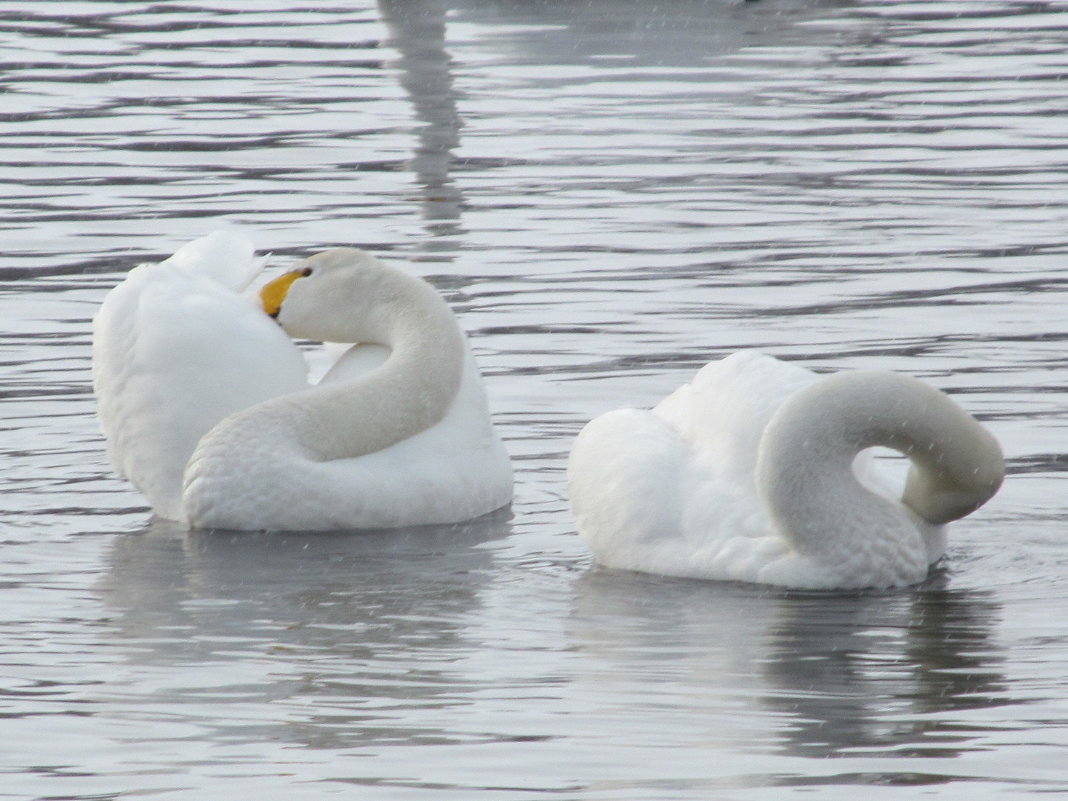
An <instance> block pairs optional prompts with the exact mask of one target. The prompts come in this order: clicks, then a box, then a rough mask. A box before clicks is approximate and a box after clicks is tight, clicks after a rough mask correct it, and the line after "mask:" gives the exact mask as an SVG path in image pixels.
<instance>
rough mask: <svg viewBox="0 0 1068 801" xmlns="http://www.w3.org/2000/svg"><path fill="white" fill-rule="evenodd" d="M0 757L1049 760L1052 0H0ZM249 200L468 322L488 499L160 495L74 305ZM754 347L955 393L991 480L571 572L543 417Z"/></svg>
mask: <svg viewBox="0 0 1068 801" xmlns="http://www.w3.org/2000/svg"><path fill="white" fill-rule="evenodd" d="M0 100H2V102H0V187H2V191H0V252H2V259H0V315H2V317H0V319H2V320H3V326H2V337H3V339H2V343H0V351H2V358H0V393H2V398H3V404H2V406H0V409H2V411H0V425H2V427H3V434H2V437H0V450H2V453H3V458H2V460H0V520H2V522H3V527H2V534H0V542H2V552H0V553H2V559H0V599H2V605H3V609H4V610H5V614H4V615H3V617H2V619H0V675H2V679H0V682H2V684H0V699H2V706H0V709H2V712H0V738H2V742H3V749H2V751H0V788H2V789H0V797H3V798H70V799H110V798H119V797H122V798H142V797H153V798H167V799H172V798H173V799H198V800H199V799H203V798H207V797H223V796H225V797H227V798H263V797H285V798H287V799H305V798H307V799H320V798H323V797H326V796H328V795H331V794H338V793H348V794H350V795H352V796H353V797H359V798H374V799H379V798H382V799H386V798H389V799H401V798H403V799H427V798H433V799H453V798H455V799H465V800H467V799H481V798H485V799H494V800H496V799H501V800H502V801H514V800H519V799H523V800H526V799H535V798H563V799H613V801H617V800H619V799H628V800H631V801H659V800H660V799H691V800H693V801H697V800H698V799H700V800H702V801H703V800H704V799H708V798H717V799H755V798H760V799H770V798H775V799H778V798H786V797H793V796H804V797H819V798H821V799H822V798H830V799H837V798H841V799H855V798H857V797H858V795H859V794H864V795H865V797H870V798H873V799H875V798H880V799H881V798H893V799H912V798H916V797H938V798H968V799H973V798H977V797H991V798H994V797H997V798H1004V797H1021V796H1025V795H1031V794H1046V793H1050V792H1055V791H1058V790H1060V791H1066V790H1068V767H1065V765H1066V759H1065V753H1066V750H1068V700H1066V699H1068V669H1066V667H1065V665H1066V664H1068V623H1066V620H1068V614H1066V612H1068V579H1066V576H1068V551H1066V536H1068V534H1066V532H1065V523H1064V521H1065V519H1066V516H1068V515H1066V512H1068V493H1066V492H1065V490H1064V483H1063V481H1064V479H1063V469H1064V466H1065V463H1066V462H1065V456H1064V450H1065V448H1064V444H1063V443H1064V441H1065V428H1066V424H1068V420H1066V409H1068V397H1066V396H1068V367H1066V359H1065V340H1066V337H1068V322H1066V317H1065V313H1064V309H1065V308H1068V290H1066V273H1065V267H1066V266H1068V255H1066V253H1068V192H1066V190H1065V186H1066V183H1068V148H1066V145H1068V4H1065V3H1063V2H999V1H997V0H983V2H967V1H966V0H954V1H953V2H948V1H947V2H925V1H922V0H914V1H913V2H882V1H880V2H876V1H875V0H871V1H870V2H868V1H865V0H860V1H859V2H847V1H846V0H824V1H823V2H820V0H760V2H750V3H731V2H725V1H724V2H714V1H713V0H708V1H707V2H699V1H698V0H665V1H662V2H658V3H655V4H651V3H643V2H637V0H614V1H613V2H609V0H582V1H581V2H580V1H579V0H572V2H564V1H563V0H540V1H539V0H530V1H528V2H521V1H520V0H480V1H479V2H474V0H455V2H446V0H410V1H409V2H403V1H402V0H388V1H386V0H383V2H381V3H379V4H378V5H377V6H374V5H372V4H371V3H369V2H353V3H340V2H335V3H318V4H301V3H296V2H292V1H291V0H289V1H286V0H274V1H273V2H255V3H252V2H241V1H240V0H214V2H209V1H208V0H190V2H183V3H173V4H166V3H156V4H134V3H124V2H96V1H94V0H86V2H49V3H43V2H41V3H23V2H9V1H7V0H0ZM218 220H228V221H235V222H239V223H242V224H244V225H246V226H247V227H248V229H249V230H250V231H251V232H252V233H253V235H254V236H255V237H256V238H257V240H258V242H259V244H260V246H261V247H262V249H264V250H265V251H271V252H272V253H273V254H274V256H273V257H272V261H273V263H274V264H276V265H278V266H281V265H283V264H285V263H286V262H287V261H288V260H290V259H291V258H292V257H294V256H297V255H303V254H306V253H308V252H311V251H313V250H315V249H318V248H321V247H324V246H328V245H334V244H355V245H358V246H362V247H366V248H369V249H371V250H373V251H375V252H376V253H379V254H383V255H386V256H392V257H393V258H394V259H395V260H398V261H405V262H409V263H411V264H412V266H413V269H414V270H415V271H416V272H418V273H419V274H422V275H424V276H426V277H428V278H429V279H430V280H431V281H432V282H433V283H434V284H435V285H437V286H438V287H439V288H440V289H441V290H442V291H443V292H444V293H445V294H446V295H447V297H448V298H449V300H450V302H451V303H452V305H453V307H454V308H455V309H456V310H457V311H458V313H459V314H460V316H461V318H462V322H463V324H464V326H465V327H466V328H467V329H468V330H469V331H470V332H471V335H472V339H473V342H474V345H475V347H476V349H477V352H478V355H479V359H480V363H481V365H482V367H483V369H484V371H485V373H486V376H487V382H488V385H489V391H490V394H491V403H492V406H493V409H494V412H495V417H496V420H497V421H498V423H499V425H500V427H501V430H502V431H503V433H504V434H505V435H506V437H507V440H508V446H509V449H510V451H511V453H512V454H513V456H514V459H515V464H516V469H517V480H518V484H517V497H516V503H515V506H514V509H513V512H514V514H513V516H512V517H511V518H510V519H509V518H499V519H490V520H488V521H484V522H482V523H479V524H478V525H471V526H468V527H463V528H459V529H449V530H440V531H415V532H396V533H392V534H389V535H369V536H334V537H330V536H293V535H288V536H283V537H278V536H272V537H265V536H256V535H248V536H236V537H235V536H225V537H224V536H218V535H216V536H212V535H209V534H200V533H194V534H186V533H184V532H181V531H178V530H175V529H174V528H172V527H169V526H167V525H164V524H159V523H155V524H153V523H150V521H149V516H148V514H147V511H146V509H145V508H144V505H143V502H142V500H141V499H140V497H139V496H138V495H137V494H136V493H134V492H132V491H131V489H130V488H129V487H128V486H127V485H126V484H124V483H122V482H120V481H119V480H118V479H116V478H115V477H114V476H113V474H112V472H111V469H110V468H109V466H108V464H107V461H106V458H105V454H104V449H103V444H102V442H101V438H100V435H99V433H98V430H97V427H96V423H95V420H94V418H93V400H92V395H91V391H90V377H89V320H90V317H91V316H92V314H93V311H94V309H95V307H96V305H97V304H98V303H99V302H100V300H101V299H102V297H103V295H104V294H105V293H106V291H107V290H108V289H109V288H110V287H111V286H113V285H114V284H115V283H117V282H118V281H119V280H120V279H121V276H122V274H123V273H124V272H125V271H126V270H128V269H129V268H130V267H132V266H133V265H135V264H136V263H138V262H140V261H142V260H145V259H154V258H158V257H161V256H163V255H165V254H167V253H169V252H170V251H172V250H173V249H174V248H175V247H176V246H177V245H178V244H180V243H182V242H184V241H186V240H188V239H191V238H193V237H195V236H198V235H201V234H203V233H204V232H206V231H207V230H210V229H211V228H212V227H213V225H215V224H216V222H217V221H218ZM747 346H756V347H760V348H763V349H766V350H768V351H770V352H772V353H775V354H777V355H780V356H784V357H787V358H790V359H794V360H797V361H799V362H800V363H803V364H805V365H807V366H810V367H814V368H817V369H825V368H826V369H836V368H843V367H846V368H848V367H857V366H861V365H864V366H875V367H881V368H890V369H899V370H903V371H907V372H911V373H913V374H916V375H920V376H922V377H925V378H927V379H929V380H931V381H932V382H934V383H935V384H937V385H938V386H940V387H943V388H945V389H947V390H948V391H950V392H951V393H953V394H954V395H955V396H957V397H958V399H959V400H960V401H961V402H962V403H964V404H965V405H966V406H967V407H968V408H969V409H970V410H972V411H973V412H975V413H976V414H977V415H979V416H980V417H981V418H982V419H983V420H985V421H986V422H987V423H988V424H989V426H990V427H991V428H992V429H993V430H994V431H995V432H996V433H997V435H998V436H999V438H1000V439H1001V441H1002V443H1003V445H1004V447H1005V450H1006V453H1007V456H1008V458H1009V464H1010V470H1011V476H1010V478H1009V480H1008V482H1007V483H1006V486H1005V488H1004V489H1003V491H1002V492H1001V494H1000V495H999V496H998V497H997V498H996V499H995V500H994V501H993V502H992V503H991V504H990V505H989V506H988V507H986V508H984V509H982V510H980V512H978V513H977V514H976V515H974V516H973V517H971V518H969V519H968V520H967V521H964V522H962V523H961V524H958V525H957V526H956V527H955V529H954V530H953V532H951V550H950V558H949V561H948V567H947V570H946V571H945V572H944V573H943V574H941V575H939V576H937V577H936V578H934V579H933V580H932V581H931V582H930V583H929V584H928V585H926V586H924V587H923V588H920V589H911V590H906V591H900V592H894V593H888V594H874V595H860V596H846V597H826V596H820V595H813V596H807V595H784V594H782V593H778V592H774V591H769V590H760V589H754V588H749V587H736V586H725V585H715V584H706V583H701V582H686V581H670V580H657V579H653V578H649V577H642V576H634V575H627V574H615V573H612V572H609V571H602V570H596V569H591V564H590V559H589V557H588V555H587V553H586V551H585V549H584V548H583V546H582V544H581V542H580V541H579V540H578V538H577V537H576V536H575V535H574V533H573V528H572V524H571V521H570V518H569V516H568V513H567V509H566V498H565V493H564V480H563V468H564V458H565V455H566V452H567V450H568V448H569V445H570V440H571V438H572V437H573V436H574V434H575V433H576V432H577V430H578V429H579V427H580V426H581V424H582V423H583V422H584V421H585V420H587V419H589V418H590V417H591V416H593V415H594V414H597V413H599V412H601V411H604V410H606V409H608V408H611V407H614V406H617V405H622V404H625V403H629V404H635V405H643V404H644V405H648V404H652V403H653V402H655V401H656V400H657V399H658V398H659V397H661V396H663V395H664V394H666V393H667V392H668V391H670V389H672V388H673V387H675V386H676V385H678V384H679V383H682V382H683V381H684V380H686V378H687V377H688V376H689V375H690V374H691V373H692V372H693V370H694V369H695V368H696V367H697V366H698V365H700V364H702V363H704V362H705V361H707V360H709V359H711V358H715V357H718V356H720V355H722V354H724V353H726V352H728V351H731V350H734V349H737V348H739V347H747Z"/></svg>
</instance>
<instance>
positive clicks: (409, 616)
mask: <svg viewBox="0 0 1068 801" xmlns="http://www.w3.org/2000/svg"><path fill="white" fill-rule="evenodd" d="M510 530H511V523H510V513H509V512H501V513H498V514H494V515H490V516H487V517H483V518H480V519H479V520H477V521H474V522H471V523H464V524H459V525H452V526H442V527H429V526H427V527H419V528H413V529H396V530H391V531H380V532H373V531H367V532H348V533H309V534H283V533H247V532H244V533H236V532H231V533H228V532H188V531H185V530H183V529H182V528H181V527H179V526H177V525H174V524H171V523H167V522H164V521H158V520H157V521H153V522H152V524H150V525H149V526H148V527H147V529H145V530H144V531H141V532H137V533H134V534H129V535H126V536H122V537H120V538H118V539H117V540H116V542H115V544H114V547H113V548H112V550H111V554H110V569H109V573H108V575H107V577H106V578H105V579H104V580H103V581H102V582H101V583H100V584H99V585H98V587H97V592H98V593H99V594H100V595H101V596H102V598H103V601H104V603H105V605H106V606H107V608H108V609H109V610H110V611H111V625H112V627H113V629H114V632H115V635H114V636H115V643H114V644H115V645H116V646H117V647H120V648H122V649H123V651H124V652H125V654H126V660H127V662H129V663H130V664H131V665H135V666H140V667H141V668H143V669H147V670H149V671H150V672H151V671H156V670H159V669H162V670H163V671H164V672H165V673H166V674H168V675H173V677H174V679H173V681H172V682H171V684H170V686H169V688H168V689H161V690H159V691H157V693H156V694H155V696H154V698H153V699H152V702H153V703H155V704H159V705H160V707H161V709H163V710H164V711H165V712H166V714H167V715H168V716H181V715H183V714H185V715H188V716H189V717H190V719H191V721H192V722H193V723H195V724H196V725H199V726H201V727H202V728H203V729H204V730H205V737H207V738H208V739H227V740H237V741H255V740H256V739H257V738H262V737H270V738H273V739H276V740H282V741H291V742H295V743H298V744H303V745H307V746H311V747H323V748H337V747H347V746H353V745H364V744H368V743H374V742H383V741H396V740H404V741H405V742H409V743H411V742H414V743H420V742H440V741H443V740H446V739H448V735H447V733H446V732H444V731H443V730H441V729H440V728H439V727H437V726H435V724H434V723H433V721H432V719H430V718H429V717H426V718H425V719H423V718H424V717H425V716H421V715H420V714H419V712H418V710H421V709H424V708H427V707H437V706H440V705H447V704H448V703H450V701H449V699H450V698H452V697H453V696H454V695H456V694H457V693H458V692H460V691H461V689H462V688H460V687H459V686H458V682H459V681H462V679H460V678H458V677H457V676H456V675H455V674H454V671H453V670H452V668H451V663H452V661H453V660H454V658H455V654H456V653H457V652H460V651H463V650H464V648H465V640H464V636H465V635H464V632H465V628H466V623H467V621H468V620H469V618H470V616H471V615H472V614H477V611H478V608H479V606H480V601H479V592H480V589H481V588H482V587H483V586H484V585H485V584H486V583H487V582H488V581H489V580H490V578H491V576H492V567H493V556H492V552H491V550H490V549H489V548H487V547H483V546H485V545H487V544H489V543H491V542H493V541H496V540H499V539H502V538H504V537H506V536H508V534H509V532H510ZM205 673H207V674H209V675H210V676H211V677H212V678H211V681H209V682H208V683H206V684H203V685H202V684H198V679H197V677H198V676H202V675H204V674H205ZM268 704H269V705H270V706H268ZM233 706H238V707H240V708H241V709H243V710H245V711H246V714H247V715H248V718H246V719H242V716H241V715H240V714H238V715H232V714H230V713H229V712H228V710H229V709H230V708H232V707H233ZM280 706H281V707H284V708H285V710H286V712H285V713H284V714H283V713H281V712H279V707H280ZM271 707H274V709H275V711H274V712H271V711H269V710H270V708H271ZM409 707H410V708H411V709H412V710H413V714H411V715H409V714H408V713H407V712H406V711H405V710H406V709H407V708H409ZM400 720H403V721H405V722H404V723H403V724H400V723H398V721H400ZM323 721H326V722H327V723H326V724H325V725H320V723H322V722H323ZM421 721H422V722H421Z"/></svg>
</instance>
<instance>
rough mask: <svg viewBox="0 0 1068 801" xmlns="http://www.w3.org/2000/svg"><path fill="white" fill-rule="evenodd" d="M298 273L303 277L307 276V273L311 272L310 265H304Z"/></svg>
mask: <svg viewBox="0 0 1068 801" xmlns="http://www.w3.org/2000/svg"><path fill="white" fill-rule="evenodd" d="M300 274H301V275H303V276H304V277H305V278H307V277H308V276H309V275H311V274H312V268H311V267H305V268H304V269H303V270H301V271H300Z"/></svg>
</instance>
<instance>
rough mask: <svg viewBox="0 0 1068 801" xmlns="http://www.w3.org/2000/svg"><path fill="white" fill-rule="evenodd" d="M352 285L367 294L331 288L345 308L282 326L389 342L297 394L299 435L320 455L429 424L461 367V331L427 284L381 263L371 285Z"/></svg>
mask: <svg viewBox="0 0 1068 801" xmlns="http://www.w3.org/2000/svg"><path fill="white" fill-rule="evenodd" d="M359 291H362V292H364V293H368V292H369V293H371V294H372V297H370V298H368V297H359V298H357V297H346V293H345V291H343V289H342V288H339V289H338V295H337V296H335V298H334V299H333V305H337V304H344V305H347V306H348V307H349V309H350V311H349V312H348V313H347V314H345V315H337V316H334V317H332V318H329V319H328V316H323V317H322V318H321V320H322V324H321V325H318V326H308V325H303V326H287V328H288V330H289V331H290V333H291V334H293V335H295V336H303V337H310V338H314V339H322V340H329V341H335V342H353V343H356V342H361V343H374V344H380V345H384V346H386V347H388V348H389V350H390V356H389V358H388V359H387V360H386V361H385V363H384V364H382V365H381V366H379V367H378V368H377V369H375V370H373V371H371V372H370V373H368V374H367V375H365V376H362V377H360V378H358V379H356V380H354V381H352V382H349V383H345V382H342V383H339V384H333V385H330V386H328V387H323V386H320V387H316V388H313V389H311V390H309V391H308V392H306V393H302V394H301V395H300V396H298V401H299V403H300V405H301V414H300V417H299V436H300V440H301V442H302V443H303V444H304V445H305V446H306V447H307V448H309V449H310V451H311V452H312V454H314V455H315V457H316V458H318V459H322V460H328V459H341V458H347V457H355V456H362V455H364V454H367V453H373V452H375V451H378V450H382V449H383V448H387V447H389V446H390V445H393V444H395V443H397V442H400V441H402V440H404V439H407V438H409V437H411V436H413V435H415V434H417V433H419V432H420V431H423V430H425V429H427V428H429V427H430V426H432V425H434V424H435V423H437V422H438V421H440V420H441V419H442V418H443V417H444V416H445V414H446V413H447V412H448V410H449V407H450V405H451V404H452V401H453V398H454V397H455V395H456V393H457V391H458V390H459V387H460V380H461V377H462V374H463V365H464V349H465V344H464V338H463V333H462V332H461V331H460V328H459V326H458V325H457V323H456V320H455V318H454V317H453V314H452V311H451V310H450V309H449V307H448V304H446V302H445V301H444V299H443V298H442V297H441V296H440V295H439V294H438V293H437V292H436V291H435V290H434V288H433V287H431V286H430V285H429V284H427V283H426V282H425V281H423V280H421V279H419V278H414V277H412V276H409V275H406V274H404V273H401V272H399V271H397V270H392V269H388V268H383V269H382V270H381V271H380V272H378V273H377V275H376V276H375V281H374V284H373V286H372V287H370V288H369V287H366V286H364V287H361V288H360V289H359ZM327 421H336V422H334V423H332V424H330V423H327Z"/></svg>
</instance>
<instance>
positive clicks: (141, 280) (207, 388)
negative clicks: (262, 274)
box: [93, 263, 306, 519]
mask: <svg viewBox="0 0 1068 801" xmlns="http://www.w3.org/2000/svg"><path fill="white" fill-rule="evenodd" d="M304 376H305V367H304V362H303V359H302V358H301V355H300V353H299V351H298V350H297V349H296V348H295V346H294V345H293V344H292V343H291V342H290V340H289V338H288V337H287V336H286V335H285V334H284V333H283V332H282V331H281V329H280V328H279V327H278V326H277V325H276V324H275V323H274V321H272V320H271V319H270V318H269V317H267V316H266V315H265V314H263V313H262V312H261V311H260V310H258V309H257V308H255V307H254V306H252V305H251V304H250V303H249V302H248V301H247V300H245V299H243V298H242V297H241V296H239V295H238V294H236V293H235V292H234V291H232V290H230V289H228V288H227V287H225V286H223V285H222V284H220V283H218V282H216V281H214V280H211V279H209V278H206V277H204V276H203V275H202V274H200V273H199V272H197V271H193V270H189V269H185V268H183V267H180V266H175V265H173V264H170V265H166V263H164V264H159V265H142V266H140V267H137V268H135V269H134V270H133V271H131V273H130V275H129V276H128V277H127V278H126V280H125V281H123V282H122V283H121V284H119V285H118V286H117V287H115V289H113V290H112V291H111V293H110V294H109V295H108V296H107V298H106V299H105V301H104V303H103V305H102V306H101V308H100V310H99V312H98V314H97V315H96V317H95V319H94V321H93V384H94V390H95V392H96V396H97V404H98V414H99V417H100V421H101V426H102V428H103V430H104V435H105V437H106V438H107V444H108V454H109V456H110V458H111V461H112V463H113V464H114V465H115V467H116V469H117V470H118V471H119V472H120V473H122V474H123V475H125V476H126V477H127V478H129V479H130V480H131V481H132V482H133V483H134V485H135V486H136V487H137V488H138V489H139V490H140V491H141V492H142V493H143V494H144V495H145V497H146V498H147V499H148V500H149V502H150V503H151V505H152V507H153V509H154V510H155V511H156V513H157V514H159V515H161V516H163V517H168V518H172V519H181V486H182V473H183V471H184V469H185V465H186V462H187V461H188V459H189V456H190V454H191V453H192V451H193V448H194V447H195V446H196V443H197V441H198V440H199V439H200V437H201V436H202V435H203V434H204V433H205V432H207V431H208V430H209V429H211V428H212V427H213V426H214V425H215V424H216V423H217V422H218V421H219V420H221V419H222V418H223V417H226V416H227V415H229V414H232V413H233V412H235V411H238V410H240V409H243V408H245V407H247V406H250V405H252V404H255V403H258V402H260V401H262V400H265V399H266V398H270V397H274V396H277V395H280V394H284V393H288V392H294V391H297V390H299V389H303V388H304V387H305V386H306V382H305V377H304Z"/></svg>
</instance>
